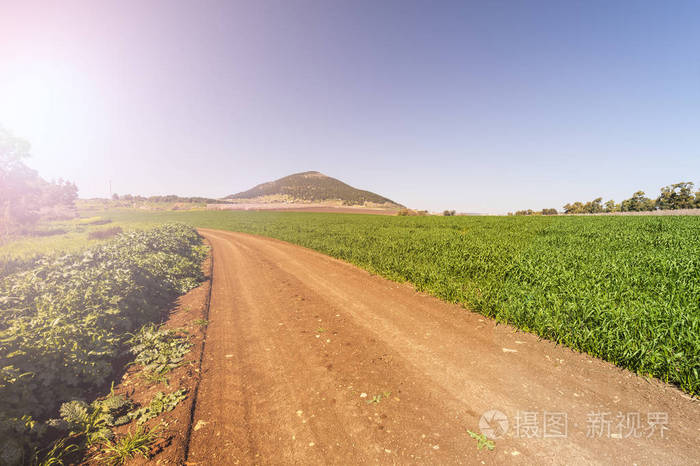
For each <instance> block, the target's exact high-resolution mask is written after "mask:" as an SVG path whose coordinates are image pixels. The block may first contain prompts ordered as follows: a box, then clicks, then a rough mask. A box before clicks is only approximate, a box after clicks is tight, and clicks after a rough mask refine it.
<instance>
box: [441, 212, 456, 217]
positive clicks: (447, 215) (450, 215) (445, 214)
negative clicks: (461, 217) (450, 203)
mask: <svg viewBox="0 0 700 466" xmlns="http://www.w3.org/2000/svg"><path fill="white" fill-rule="evenodd" d="M456 214H457V211H455V210H445V211H444V212H443V213H442V215H444V216H445V217H452V216H453V215H456Z"/></svg>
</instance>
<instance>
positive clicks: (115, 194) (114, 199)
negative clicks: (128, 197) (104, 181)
mask: <svg viewBox="0 0 700 466" xmlns="http://www.w3.org/2000/svg"><path fill="white" fill-rule="evenodd" d="M112 200H113V201H118V200H119V194H117V193H114V194H112Z"/></svg>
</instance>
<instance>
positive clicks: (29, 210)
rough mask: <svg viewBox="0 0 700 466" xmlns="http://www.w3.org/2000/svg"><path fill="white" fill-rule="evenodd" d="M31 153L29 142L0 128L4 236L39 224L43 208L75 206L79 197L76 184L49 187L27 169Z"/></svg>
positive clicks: (0, 228) (0, 213) (1, 227)
mask: <svg viewBox="0 0 700 466" xmlns="http://www.w3.org/2000/svg"><path fill="white" fill-rule="evenodd" d="M29 149H30V146H29V143H28V142H27V141H25V140H23V139H20V138H17V137H15V136H14V135H12V134H11V133H10V132H9V131H7V130H6V129H4V128H2V127H0V219H1V220H2V222H1V223H0V235H7V234H9V233H11V232H12V231H14V230H16V229H17V228H18V227H20V226H23V225H31V224H33V223H35V222H36V221H37V220H38V218H39V211H40V209H41V208H43V207H54V206H57V205H66V206H73V205H74V203H75V199H76V198H77V196H78V188H77V186H75V184H74V183H70V182H68V181H64V180H58V181H54V182H51V183H49V182H47V181H46V180H44V179H42V178H41V177H40V176H39V175H38V174H37V172H36V171H35V170H32V169H30V168H29V167H27V166H26V165H25V164H24V162H23V159H25V158H27V157H29Z"/></svg>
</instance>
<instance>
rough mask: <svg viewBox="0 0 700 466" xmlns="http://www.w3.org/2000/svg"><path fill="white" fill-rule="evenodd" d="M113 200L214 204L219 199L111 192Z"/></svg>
mask: <svg viewBox="0 0 700 466" xmlns="http://www.w3.org/2000/svg"><path fill="white" fill-rule="evenodd" d="M112 200H113V201H127V202H156V203H160V202H168V203H172V202H182V203H192V204H216V203H219V202H221V201H219V200H217V199H211V198H208V197H198V196H191V197H182V196H178V195H175V194H167V195H165V196H140V195H131V194H122V195H121V196H120V195H119V194H117V193H114V194H112Z"/></svg>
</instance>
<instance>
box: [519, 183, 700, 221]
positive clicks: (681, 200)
mask: <svg viewBox="0 0 700 466" xmlns="http://www.w3.org/2000/svg"><path fill="white" fill-rule="evenodd" d="M694 188H695V184H694V183H692V182H690V181H681V182H679V183H675V184H671V185H668V186H664V187H663V188H661V193H660V194H659V196H658V197H657V198H656V199H651V198H649V197H647V195H646V193H645V192H644V191H637V192H635V193H634V194H632V197H630V198H629V199H625V200H623V201H622V202H620V203H617V202H615V201H614V200H613V199H610V200H609V201H606V202H605V203H603V198H602V197H597V198H595V199H593V200H592V201H588V202H581V201H576V202H571V203H568V204H566V205H565V206H564V213H565V214H600V213H611V212H646V211H655V210H680V209H700V190H699V191H694ZM558 213H559V212H558V211H557V209H542V210H541V211H533V210H532V209H527V210H518V211H516V212H515V215H557V214H558ZM508 215H513V213H512V212H509V213H508Z"/></svg>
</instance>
